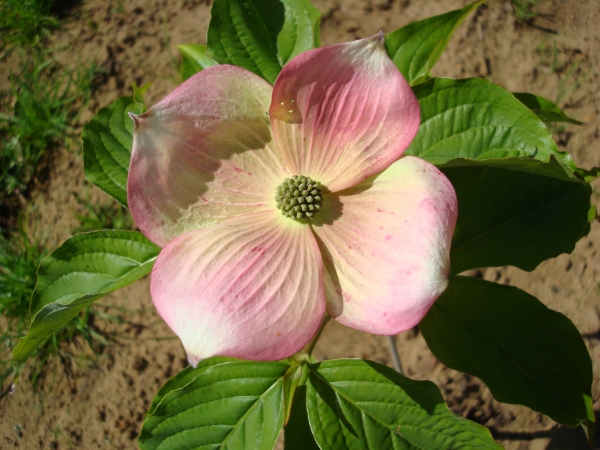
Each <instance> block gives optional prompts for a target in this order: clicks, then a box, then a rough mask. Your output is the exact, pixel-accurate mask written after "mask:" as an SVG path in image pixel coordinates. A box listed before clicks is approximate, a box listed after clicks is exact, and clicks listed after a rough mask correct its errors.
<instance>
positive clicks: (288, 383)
mask: <svg viewBox="0 0 600 450" xmlns="http://www.w3.org/2000/svg"><path fill="white" fill-rule="evenodd" d="M305 367H306V366H305V365H303V366H300V365H298V364H292V365H291V366H290V368H289V369H288V370H287V372H286V373H285V375H284V377H283V401H284V405H285V411H284V416H283V424H284V425H285V424H287V423H288V420H289V419H290V414H291V411H292V404H293V400H294V394H295V393H296V388H297V387H298V384H299V383H300V380H301V379H302V378H303V374H304V378H305V381H306V376H307V375H308V374H307V373H306V369H305Z"/></svg>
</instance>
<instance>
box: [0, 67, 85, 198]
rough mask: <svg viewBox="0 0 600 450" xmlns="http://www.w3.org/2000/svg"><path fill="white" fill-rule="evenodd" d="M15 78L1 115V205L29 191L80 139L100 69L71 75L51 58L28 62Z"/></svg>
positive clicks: (71, 73)
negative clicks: (58, 153)
mask: <svg viewBox="0 0 600 450" xmlns="http://www.w3.org/2000/svg"><path fill="white" fill-rule="evenodd" d="M20 69H21V70H20V71H19V73H13V74H11V75H10V76H9V78H10V83H11V92H9V93H4V95H3V98H2V104H1V107H2V110H3V111H4V112H2V113H0V146H2V153H1V154H0V202H1V201H2V198H3V197H5V196H10V195H13V194H15V193H17V194H18V193H21V194H23V193H25V192H27V190H28V188H29V186H30V184H31V183H32V181H33V180H34V178H35V177H36V176H38V174H39V172H40V168H42V167H44V165H45V163H47V162H48V161H49V160H50V158H51V156H52V153H53V152H54V151H55V150H56V149H57V148H58V147H59V146H60V145H66V143H67V142H68V141H69V139H72V138H74V137H75V128H74V124H75V123H76V121H77V119H78V117H79V114H80V112H81V110H82V108H83V106H85V105H86V104H87V101H88V100H89V97H90V95H91V91H92V86H93V79H94V75H95V66H94V65H92V66H89V67H87V68H84V69H78V70H76V71H74V72H71V71H70V70H69V69H68V68H65V67H63V66H61V65H60V64H58V63H57V62H56V61H55V60H53V59H49V58H48V57H47V56H33V57H32V58H30V59H26V60H24V62H23V63H22V64H21V68H20Z"/></svg>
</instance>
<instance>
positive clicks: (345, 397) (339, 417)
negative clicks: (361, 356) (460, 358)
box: [306, 359, 501, 450]
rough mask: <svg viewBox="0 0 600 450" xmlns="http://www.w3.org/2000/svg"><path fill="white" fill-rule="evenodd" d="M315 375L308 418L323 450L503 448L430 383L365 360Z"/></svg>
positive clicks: (332, 364) (327, 366) (327, 365)
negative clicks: (457, 413)
mask: <svg viewBox="0 0 600 450" xmlns="http://www.w3.org/2000/svg"><path fill="white" fill-rule="evenodd" d="M310 370H311V372H310V376H309V384H308V394H307V401H306V403H307V410H308V419H309V421H310V425H311V428H312V430H313V433H314V436H315V439H316V441H317V442H318V444H319V446H320V447H321V449H322V450H346V449H350V450H358V449H365V450H366V449H375V448H376V449H380V450H385V449H390V450H395V449H398V448H419V449H438V448H439V449H442V448H443V449H474V448H477V449H501V447H500V446H499V445H498V444H497V443H496V442H494V440H493V439H492V437H491V435H490V433H489V431H488V430H487V429H486V428H484V427H482V426H481V425H478V424H476V423H474V422H470V421H468V420H466V419H462V418H459V417H456V416H455V415H454V414H452V413H451V412H450V411H449V410H448V407H447V406H446V404H445V403H444V399H443V398H442V395H441V393H440V391H439V389H438V388H437V386H436V385H435V384H433V383H431V382H429V381H414V380H411V379H409V378H406V377H404V376H403V375H400V374H399V373H397V372H395V371H394V370H392V369H390V368H389V367H387V366H383V365H381V364H377V363H374V362H371V361H363V360H352V359H345V360H344V359H340V360H332V361H324V362H322V363H318V364H314V365H311V366H310Z"/></svg>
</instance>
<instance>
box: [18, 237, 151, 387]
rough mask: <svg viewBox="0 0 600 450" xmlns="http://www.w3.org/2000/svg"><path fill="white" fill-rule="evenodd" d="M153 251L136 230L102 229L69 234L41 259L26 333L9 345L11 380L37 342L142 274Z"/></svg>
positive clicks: (149, 266)
mask: <svg viewBox="0 0 600 450" xmlns="http://www.w3.org/2000/svg"><path fill="white" fill-rule="evenodd" d="M159 251H160V248H159V247H157V246H156V245H154V244H153V243H152V242H150V241H149V240H148V239H146V238H145V237H144V235H143V234H142V233H140V232H136V231H117V230H105V231H94V232H91V233H83V234H77V235H75V236H71V237H70V238H69V239H67V240H66V241H65V243H64V244H63V245H61V246H60V247H59V248H58V249H57V250H55V251H54V252H53V253H52V254H51V255H49V256H47V257H46V258H44V260H43V261H42V263H41V264H40V267H39V268H38V272H37V285H36V287H35V290H34V292H33V295H32V297H31V307H30V309H31V325H30V327H29V332H28V333H27V336H25V337H23V338H21V339H20V340H19V343H18V344H17V346H16V347H15V348H14V349H13V358H14V362H15V382H16V378H18V375H19V373H20V372H21V370H22V368H23V365H24V364H25V361H26V360H27V358H28V357H29V356H30V355H31V354H32V353H33V352H34V351H35V349H36V348H37V347H38V346H39V345H40V344H42V343H43V342H45V341H46V339H48V338H49V337H50V336H51V335H52V334H53V333H54V332H55V331H57V330H58V329H59V328H61V327H62V326H63V325H64V324H66V323H67V322H69V321H70V320H71V319H72V318H73V317H75V316H76V315H77V314H78V313H79V312H80V311H81V310H82V309H84V308H85V307H87V306H89V305H90V304H92V303H93V302H94V300H97V299H98V298H100V297H103V296H105V295H107V294H109V293H111V292H113V291H116V290H117V289H121V288H122V287H125V286H127V285H129V284H131V283H133V282H134V281H136V280H138V279H139V278H142V277H143V276H145V275H147V274H148V273H149V272H150V270H151V269H152V266H153V265H154V261H155V260H156V257H157V256H158V252H159Z"/></svg>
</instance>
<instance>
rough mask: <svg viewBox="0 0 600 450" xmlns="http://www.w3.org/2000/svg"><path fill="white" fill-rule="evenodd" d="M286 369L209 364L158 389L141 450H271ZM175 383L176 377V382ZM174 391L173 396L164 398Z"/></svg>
mask: <svg viewBox="0 0 600 450" xmlns="http://www.w3.org/2000/svg"><path fill="white" fill-rule="evenodd" d="M289 367H290V366H289V364H283V363H280V362H255V361H229V362H222V361H221V360H214V359H211V360H208V361H204V362H203V363H201V364H200V365H199V366H198V368H197V369H189V370H188V369H186V370H185V371H184V372H185V373H184V375H182V378H181V380H175V381H172V380H173V379H172V380H169V381H168V382H167V385H168V384H171V385H170V387H169V388H167V385H165V387H163V389H161V391H160V392H159V394H160V395H161V396H162V397H161V399H160V400H159V401H156V399H155V402H153V405H154V404H155V403H157V405H156V407H155V408H154V409H153V410H151V413H148V414H147V415H146V419H145V420H144V424H143V426H142V431H141V433H140V437H139V439H138V444H139V446H140V449H142V450H150V449H159V448H161V449H167V448H178V449H179V448H190V449H191V448H194V449H195V448H203V449H204V448H206V449H209V448H227V449H228V450H236V449H239V450H244V449H250V448H252V449H257V450H272V449H273V447H274V446H275V442H276V441H277V436H278V435H279V432H280V430H281V427H282V426H283V415H284V401H283V377H284V375H285V373H286V371H287V370H288V369H289ZM176 377H177V376H176ZM171 387H174V388H175V389H177V390H175V391H170V392H167V391H168V389H170V388H171Z"/></svg>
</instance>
